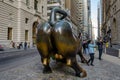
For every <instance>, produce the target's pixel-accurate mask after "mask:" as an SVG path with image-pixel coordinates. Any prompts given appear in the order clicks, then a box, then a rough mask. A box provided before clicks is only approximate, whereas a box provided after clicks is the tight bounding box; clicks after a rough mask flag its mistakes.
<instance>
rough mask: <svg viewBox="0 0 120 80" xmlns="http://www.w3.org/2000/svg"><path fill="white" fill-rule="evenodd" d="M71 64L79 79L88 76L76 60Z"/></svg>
mask: <svg viewBox="0 0 120 80" xmlns="http://www.w3.org/2000/svg"><path fill="white" fill-rule="evenodd" d="M71 63H72V64H71V66H70V67H72V68H73V69H74V70H75V72H76V76H78V77H86V76H87V73H86V71H85V70H84V69H83V68H82V67H80V66H79V65H78V63H77V62H76V59H72V62H71Z"/></svg>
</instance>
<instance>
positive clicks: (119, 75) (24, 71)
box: [0, 56, 120, 80]
mask: <svg viewBox="0 0 120 80" xmlns="http://www.w3.org/2000/svg"><path fill="white" fill-rule="evenodd" d="M77 58H78V59H77V60H78V62H79V64H80V65H81V66H82V67H83V68H84V69H85V70H86V71H87V74H88V75H87V77H86V78H79V77H75V76H74V74H75V72H74V70H72V69H71V68H69V67H66V66H64V65H62V64H60V63H56V62H55V61H51V63H50V66H51V68H52V70H53V73H51V74H43V73H42V69H43V66H42V64H41V61H40V57H39V56H36V57H34V59H33V61H32V62H29V63H27V64H25V65H21V66H19V67H16V68H13V69H10V70H7V71H3V72H0V80H120V66H119V65H117V64H114V63H112V62H108V61H106V60H102V61H99V60H98V59H97V58H95V61H94V64H95V66H87V65H86V64H82V63H80V58H79V57H78V56H77ZM61 65H62V66H63V67H61Z"/></svg>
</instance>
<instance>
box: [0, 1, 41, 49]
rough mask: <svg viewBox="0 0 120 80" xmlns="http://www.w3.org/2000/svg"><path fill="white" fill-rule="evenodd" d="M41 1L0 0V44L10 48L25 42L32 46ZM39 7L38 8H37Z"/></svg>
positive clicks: (39, 15) (39, 14)
mask: <svg viewBox="0 0 120 80" xmlns="http://www.w3.org/2000/svg"><path fill="white" fill-rule="evenodd" d="M41 3H42V0H0V44H1V45H4V46H5V47H11V41H13V42H15V44H16V46H18V45H19V43H20V42H25V41H27V43H28V44H29V46H32V45H33V44H35V40H36V27H37V24H38V23H40V21H41V16H42V13H43V12H42V11H43V10H42V5H40V4H41ZM38 6H39V7H38Z"/></svg>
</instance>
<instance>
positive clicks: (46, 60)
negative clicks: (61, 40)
mask: <svg viewBox="0 0 120 80" xmlns="http://www.w3.org/2000/svg"><path fill="white" fill-rule="evenodd" d="M41 61H42V64H43V66H44V69H43V73H52V70H51V68H50V66H49V62H50V58H41Z"/></svg>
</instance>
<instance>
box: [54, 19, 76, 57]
mask: <svg viewBox="0 0 120 80" xmlns="http://www.w3.org/2000/svg"><path fill="white" fill-rule="evenodd" d="M53 36H54V42H55V46H56V48H57V50H58V53H60V54H62V55H63V56H68V55H71V56H72V55H75V54H73V53H75V52H76V49H77V47H78V44H77V39H76V38H75V37H74V35H73V34H72V29H71V24H70V23H69V22H67V21H59V22H57V23H56V24H55V25H54V31H53Z"/></svg>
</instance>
